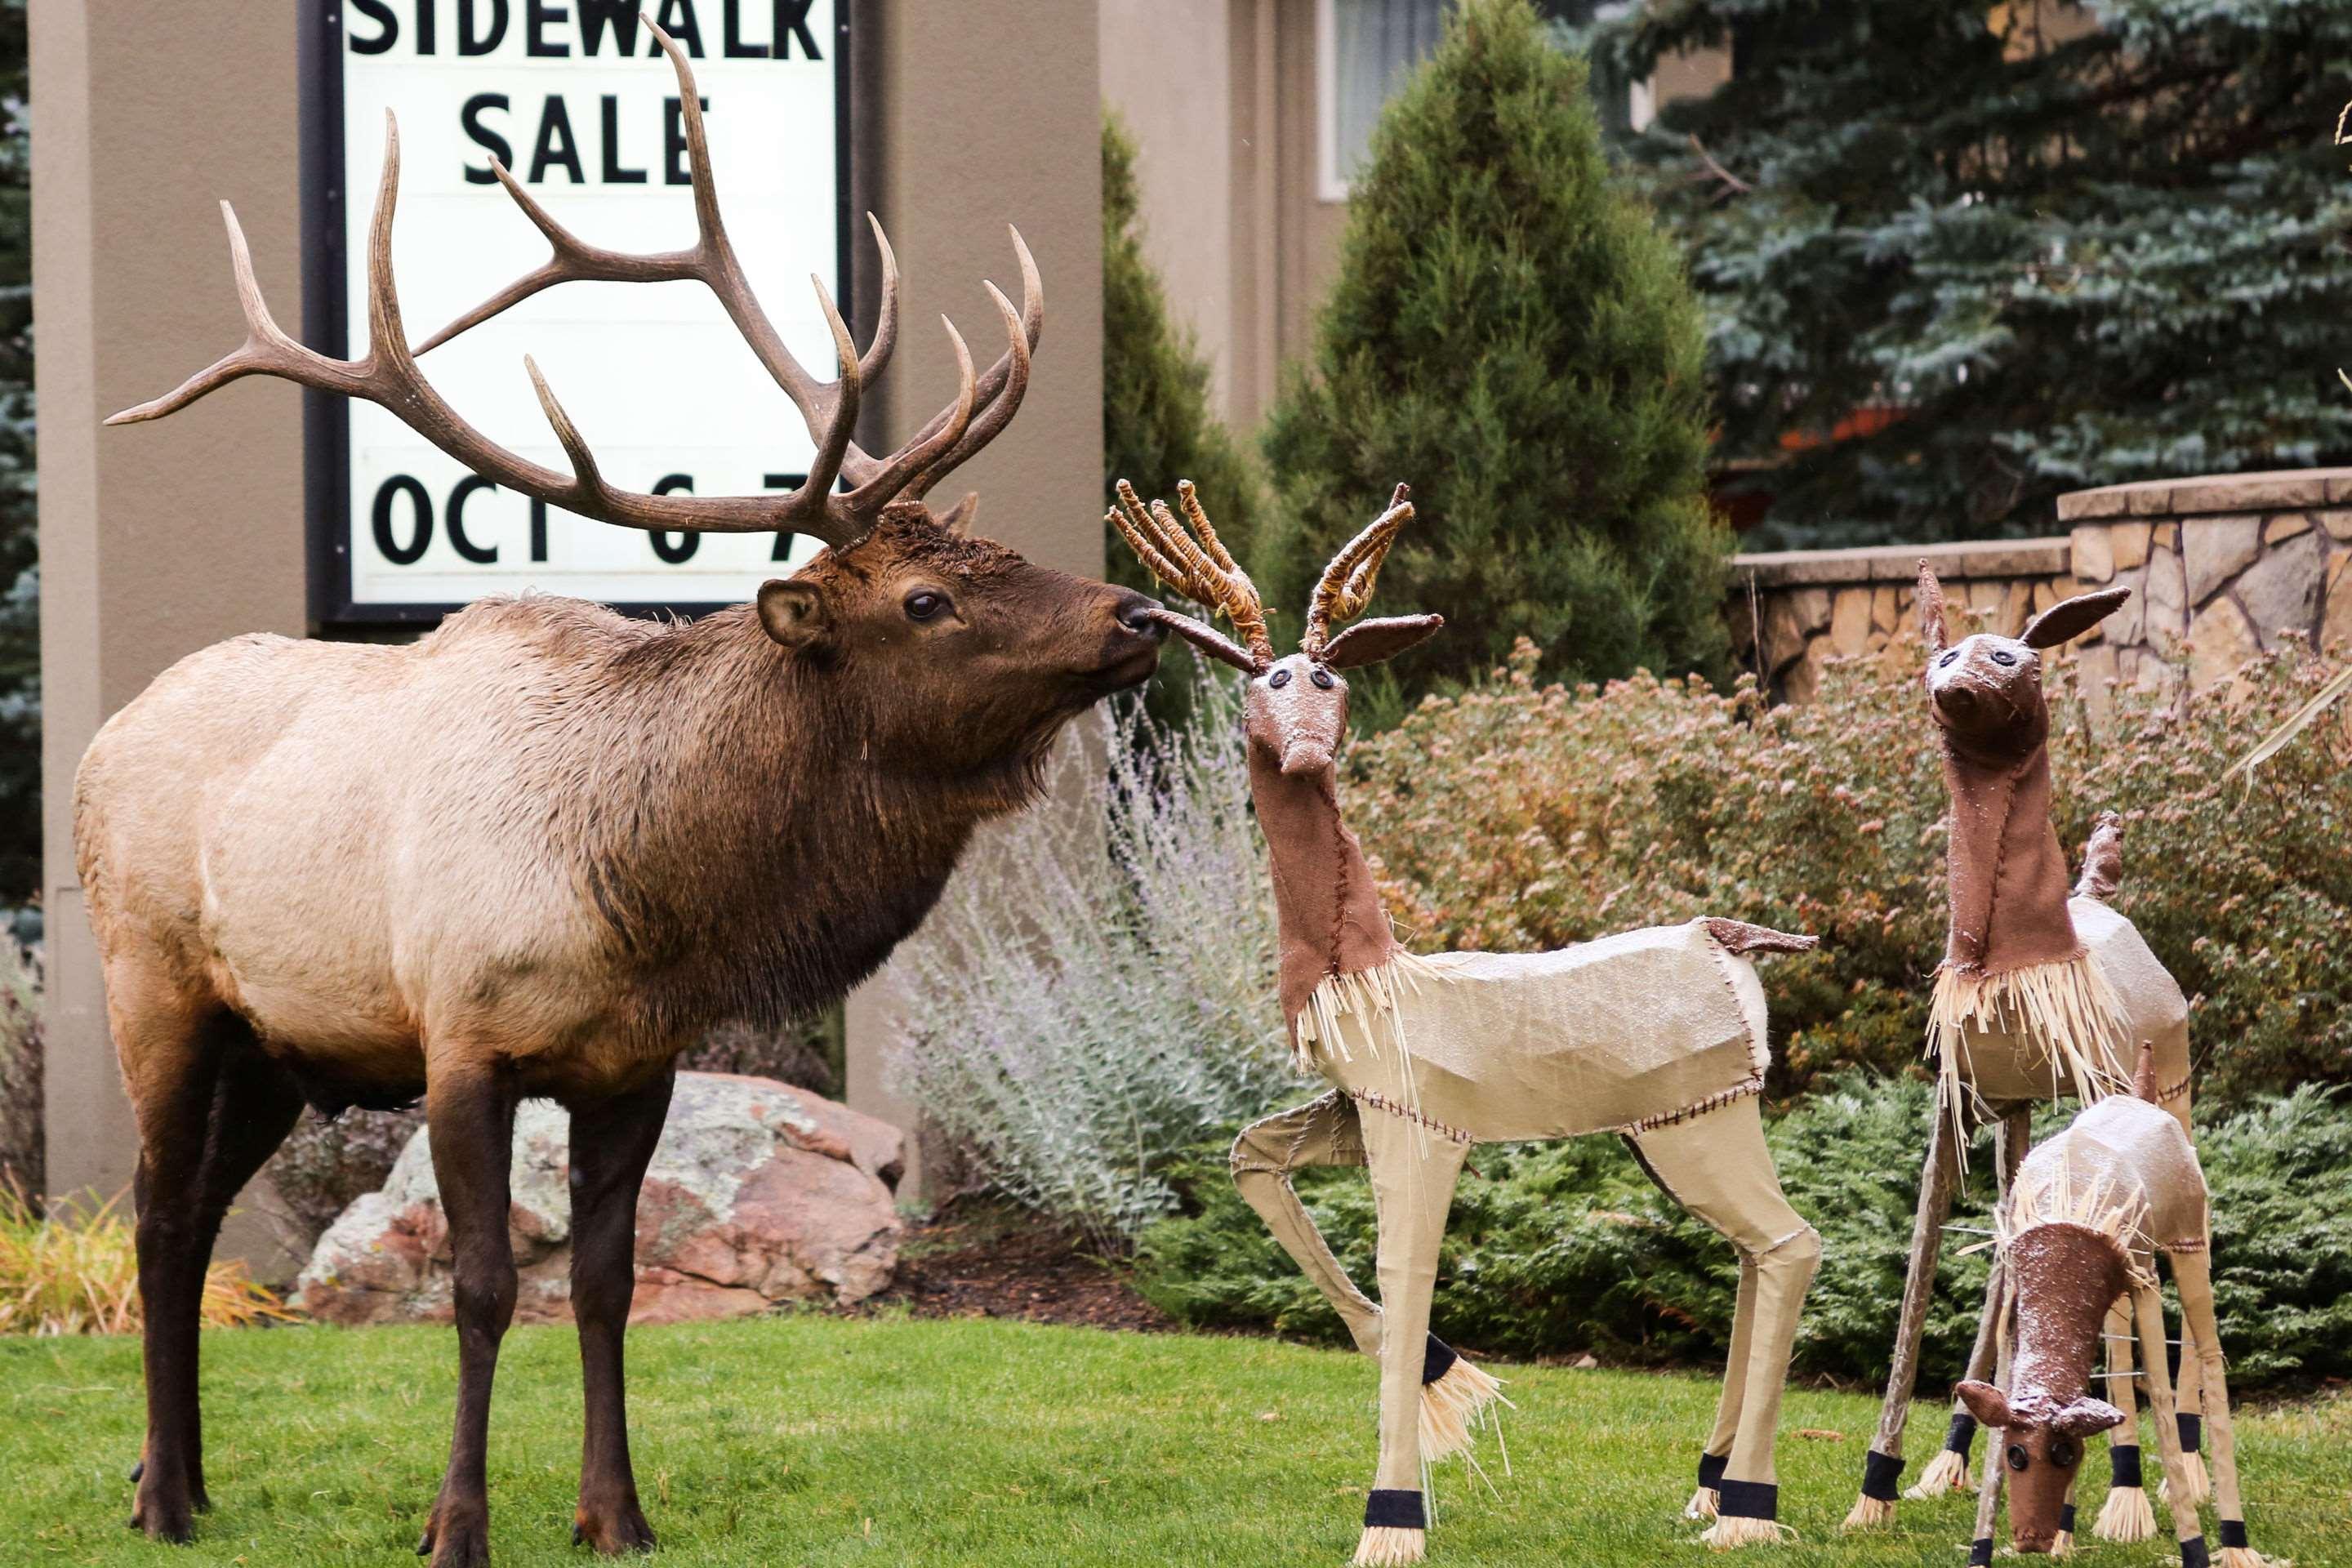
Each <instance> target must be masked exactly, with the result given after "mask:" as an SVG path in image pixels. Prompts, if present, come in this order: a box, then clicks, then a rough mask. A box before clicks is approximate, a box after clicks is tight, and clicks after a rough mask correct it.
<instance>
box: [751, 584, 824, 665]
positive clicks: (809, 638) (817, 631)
mask: <svg viewBox="0 0 2352 1568" xmlns="http://www.w3.org/2000/svg"><path fill="white" fill-rule="evenodd" d="M760 625H761V627H762V628H763V629H764V630H765V631H766V632H767V634H768V635H769V636H770V637H773V638H775V639H776V641H778V642H779V643H782V645H783V646H784V647H788V648H792V649H793V650H795V651H798V650H799V649H801V648H804V647H809V646H810V645H811V644H813V643H815V642H817V641H818V640H820V639H821V638H823V637H824V635H825V633H827V632H829V631H831V630H832V629H833V616H831V615H830V614H828V613H827V612H826V610H825V607H824V594H823V593H822V592H820V591H819V590H818V588H817V586H816V584H814V583H808V582H803V581H802V580H801V579H800V578H797V577H777V578H772V579H771V580H769V581H768V582H765V583H762V584H760Z"/></svg>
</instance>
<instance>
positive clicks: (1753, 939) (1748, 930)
mask: <svg viewBox="0 0 2352 1568" xmlns="http://www.w3.org/2000/svg"><path fill="white" fill-rule="evenodd" d="M1706 934H1707V935H1708V936H1710V937H1712V938H1713V939H1714V940H1715V944H1716V945H1717V947H1719V948H1721V949H1723V951H1724V952H1727V953H1730V954H1731V955H1732V956H1733V957H1735V958H1745V957H1747V956H1748V954H1749V953H1752V952H1811V951H1812V950H1813V949H1814V948H1816V947H1818V946H1820V945H1821V941H1822V939H1821V938H1819V937H1817V936H1799V935H1797V934H1795V933H1793V932H1790V931H1774V930H1772V929H1771V928H1770V927H1769V926H1759V925H1749V924H1748V922H1747V921H1727V920H1717V919H1713V918H1709V919H1708V920H1707V921H1706Z"/></svg>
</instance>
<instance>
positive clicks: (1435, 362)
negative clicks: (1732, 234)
mask: <svg viewBox="0 0 2352 1568" xmlns="http://www.w3.org/2000/svg"><path fill="white" fill-rule="evenodd" d="M1585 83H1586V78H1585V66H1584V62H1583V61H1582V60H1581V59H1580V58H1577V57H1575V56H1574V55H1570V54H1567V53H1564V52H1562V51H1561V50H1560V49H1559V48H1557V47H1554V46H1553V44H1552V42H1551V32H1550V29H1549V26H1547V24H1545V23H1544V22H1543V21H1542V20H1541V19H1540V18H1539V17H1538V14H1537V12H1536V10H1535V9H1534V7H1533V6H1531V5H1529V4H1528V0H1467V3H1465V5H1463V6H1462V7H1461V8H1460V9H1459V10H1458V11H1457V12H1456V13H1455V14H1454V16H1451V17H1449V18H1448V21H1447V24H1446V30H1445V36H1444V41H1443V42H1442V43H1441V44H1440V45H1439V46H1438V47H1437V49H1436V51H1435V52H1434V53H1433V55H1432V56H1431V57H1430V58H1429V59H1428V60H1427V61H1426V62H1425V63H1424V64H1423V66H1422V67H1421V68H1420V69H1419V70H1417V71H1416V72H1415V73H1414V74H1413V76H1412V79H1410V81H1409V82H1408V83H1407V85H1406V86H1405V87H1404V89H1402V92H1401V93H1400V94H1399V95H1398V96H1397V97H1396V98H1395V99H1394V100H1392V101H1391V103H1390V104H1389V106H1388V109H1387V111H1386V112H1385V113H1384V114H1383V116H1382V117H1381V122H1380V125H1379V127H1378V129H1377V130H1376V131H1375V132H1374V134H1373V137H1372V144H1371V150H1370V161H1369V163H1368V164H1367V165H1366V168H1365V170H1364V172H1363V173H1362V174H1361V175H1360V177H1359V178H1358V179H1357V181H1356V183H1355V186H1354V190H1353V192H1352V195H1351V199H1350V201H1349V217H1348V230H1347V236H1346V239H1345V241H1344V243H1343V246H1342V250H1341V259H1340V264H1339V278H1338V280H1337V282H1336V284H1335V285H1334V287H1333V289H1332V292H1331V295H1330V298H1329V300H1328V302H1327V303H1326V304H1325V306H1324V308H1323V310H1322V314H1321V316H1320V318H1319V319H1318V323H1317V328H1316V338H1315V345H1314V350H1313V353H1312V357H1311V364H1310V365H1309V366H1308V367H1307V369H1306V370H1305V371H1304V372H1303V373H1298V374H1294V375H1293V376H1292V378H1291V380H1290V381H1289V383H1288V384H1287V385H1286V387H1285V389H1284V392H1283V395H1282V398H1281V401H1280V403H1279V404H1278V405H1277V406H1276V409H1275V411H1274V413H1273V415H1272V416H1271V419H1270V421H1269V424H1268V426H1267V431H1266V437H1265V447H1266V454H1267V457H1268V458H1269V459H1270V461H1271V463H1272V466H1273V468H1274V470H1275V474H1276V480H1277V482H1278V484H1279V486H1280V494H1281V505H1280V507H1279V508H1278V509H1277V511H1276V516H1275V518H1274V520H1273V521H1272V522H1271V523H1270V524H1269V525H1268V527H1267V528H1266V529H1265V542H1264V543H1263V544H1262V545H1261V547H1260V548H1259V549H1258V551H1257V552H1255V556H1254V557H1253V558H1252V560H1253V563H1254V564H1255V565H1257V566H1258V567H1260V568H1261V570H1260V572H1259V574H1258V581H1259V583H1260V584H1263V585H1264V586H1265V589H1266V599H1267V603H1268V605H1269V606H1270V607H1273V608H1275V609H1276V610H1277V611H1278V612H1280V613H1281V614H1283V615H1287V616H1297V615H1298V614H1299V613H1300V612H1301V611H1302V610H1303V607H1304V605H1305V603H1306V596H1307V592H1308V590H1309V589H1310V588H1311V587H1312V585H1313V583H1314V578H1315V574H1317V573H1318V571H1319V570H1320V569H1321V567H1322V564H1323V563H1324V562H1325V561H1326V560H1327V559H1328V558H1329V556H1330V554H1331V552H1333V551H1334V550H1336V549H1337V548H1338V547H1339V544H1340V543H1342V542H1344V541H1346V540H1347V539H1348V538H1349V536H1351V535H1352V534H1354V533H1355V532H1356V531H1357V530H1359V529H1360V528H1362V527H1363V525H1364V524H1365V523H1367V522H1369V521H1371V520H1372V518H1373V517H1374V516H1375V515H1377V514H1378V512H1379V511H1380V510H1381V507H1382V505H1383V504H1385V503H1386V501H1387V500H1388V497H1389V492H1390V490H1391V488H1392V487H1393V486H1394V485H1395V484H1396V483H1397V482H1398V481H1399V480H1403V481H1405V482H1407V483H1410V484H1411V485H1412V493H1413V501H1414V505H1415V507H1416V508H1417V510H1418V517H1417V520H1416V521H1415V522H1414V523H1413V525H1412V528H1410V529H1409V530H1407V531H1406V532H1405V533H1404V535H1403V536H1402V538H1401V540H1400V541H1399V542H1398V544H1397V546H1396V548H1395V550H1394V552H1392V553H1391V555H1390V557H1389V563H1388V566H1387V569H1386V570H1385V571H1384V572H1383V574H1382V575H1381V586H1380V598H1379V607H1381V608H1383V609H1386V610H1388V611H1390V612H1391V613H1399V612H1404V611H1421V610H1434V611H1438V612H1440V613H1442V614H1444V616H1446V617H1447V619H1448V621H1449V622H1450V623H1451V624H1450V625H1449V626H1448V627H1447V630H1446V632H1445V635H1444V636H1443V637H1438V638H1436V639H1434V640H1433V641H1432V642H1431V643H1429V644H1427V645H1424V647H1423V649H1422V650H1420V651H1419V652H1418V653H1416V654H1415V655H1413V656H1412V658H1410V660H1409V661H1404V668H1403V672H1402V679H1404V681H1405V683H1406V685H1407V686H1408V687H1423V686H1426V685H1427V684H1428V683H1429V682H1431V681H1433V680H1437V679H1447V678H1460V677H1465V676H1471V675H1474V674H1475V673H1477V672H1479V671H1481V670H1483V669H1485V668H1488V667H1490V666H1493V665H1495V664H1497V663H1499V662H1500V661H1501V660H1502V659H1503V658H1504V657H1505V656H1506V655H1507V652H1508V651H1509V648H1510V647H1511V643H1512V641H1513V639H1514V638H1516V637H1520V636H1526V637H1532V638H1534V639H1535V641H1536V643H1537V645H1538V647H1540V648H1541V650H1542V653H1543V668H1544V673H1545V674H1546V675H1547V676H1551V677H1558V676H1580V677H1584V678H1588V679H1605V678H1608V677H1612V676H1619V675H1623V674H1625V673H1627V672H1629V671H1630V670H1632V669H1633V668H1634V667H1635V666H1637V665H1642V666H1647V667H1649V668H1653V669H1657V670H1662V671H1664V670H1687V669H1695V668H1696V669H1703V670H1709V671H1714V670H1718V669H1719V668H1720V667H1721V666H1722V663H1723V661H1724V650H1725V646H1726V634H1725V631H1724V627H1723V624H1722V619H1721V604H1722V597H1723V593H1724V584H1725V568H1724V564H1723V558H1724V554H1725V552H1726V550H1727V547H1728V544H1727V537H1726V535H1725V532H1724V531H1723V529H1722V527H1721V526H1720V524H1719V523H1718V522H1717V521H1716V520H1715V519H1714V517H1713V516H1712V514H1711V513H1710V512H1709V510H1708V507H1707V502H1706V492H1705V463H1706V449H1707V439H1706V415H1707V394H1706V384H1705V378H1704V365H1703V361H1704V354H1705V342H1704V335H1705V334H1704V326H1703V321H1702V318H1701V316H1700V313H1699V310H1698V308H1697V306H1696V303H1695V302H1694V300H1693V298H1692V296H1691V293H1690V290H1689V288H1688V286H1687V284H1686V282H1685V279H1684V277H1683V268H1682V262H1681V258H1679V257H1678V256H1677V255H1676V253H1675V248H1674V247H1673V245H1672V244H1671V243H1670V242H1669V241H1668V240H1667V239H1666V238H1665V237H1664V236H1663V235H1661V234H1660V233H1659V232H1658V230H1657V228H1656V226H1654V223H1653V222H1652V219H1651V216H1650V215H1649V213H1648V212H1647V211H1646V210H1645V209H1644V208H1643V206H1642V205H1641V204H1640V203H1639V202H1638V201H1637V200H1635V199H1634V198H1633V196H1632V195H1628V194H1627V193H1626V192H1625V191H1623V190H1622V189H1621V188H1619V186H1618V185H1617V184H1614V183H1613V182H1612V177H1611V175H1610V174H1609V170H1608V167H1607V165H1606V163H1605V161H1604V159H1603V155H1602V149H1601V129H1600V123H1599V121H1598V119H1597V117H1596V114H1595V111H1594V106H1593V103H1592V100H1591V96H1590V94H1589V93H1588V92H1587V91H1586V85H1585ZM1292 625H1293V626H1296V625H1297V623H1296V621H1293V622H1292ZM1276 626H1277V640H1279V630H1278V628H1279V626H1280V623H1279V622H1278V621H1277V623H1276Z"/></svg>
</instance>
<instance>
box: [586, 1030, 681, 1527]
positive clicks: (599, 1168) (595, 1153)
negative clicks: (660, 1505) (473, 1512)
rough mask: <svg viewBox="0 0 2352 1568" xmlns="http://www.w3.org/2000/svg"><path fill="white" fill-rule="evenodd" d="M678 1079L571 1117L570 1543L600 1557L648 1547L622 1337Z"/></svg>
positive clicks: (666, 1077) (667, 1077)
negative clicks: (640, 1229)
mask: <svg viewBox="0 0 2352 1568" xmlns="http://www.w3.org/2000/svg"><path fill="white" fill-rule="evenodd" d="M676 1079H677V1074H676V1073H675V1072H674V1071H672V1070H671V1069H668V1068H664V1069H663V1071H662V1073H661V1076H660V1077H658V1078H656V1079H654V1080H653V1081H652V1082H651V1083H648V1084H646V1085H644V1086H642V1087H640V1088H638V1089H632V1090H630V1091H629V1092H628V1093H626V1094H623V1095H618V1096H615V1097H614V1099H611V1100H606V1101H604V1103H603V1104H601V1105H593V1106H590V1107H587V1108H586V1109H584V1110H575V1111H574V1112H573V1113H572V1318H573V1319H574V1321H576V1322H577V1323H578V1324H579V1328H580V1384H581V1391H582V1394H583V1399H584V1403H585V1405H586V1406H587V1409H586V1420H585V1425H584V1426H583V1432H582V1436H581V1448H580V1505H579V1507H578V1508H577V1509H575V1510H573V1512H572V1543H573V1544H574V1545H577V1544H579V1543H580V1542H587V1543H588V1544H589V1545H591V1546H593V1547H594V1548H595V1549H596V1550H597V1551H599V1552H632V1551H635V1552H644V1551H650V1550H652V1548H653V1544H654V1532H653V1527H652V1526H651V1525H648V1524H647V1523H646V1515H645V1510H643V1509H642V1508H640V1507H639V1506H638V1504H637V1481H636V1476H635V1472H634V1470H632V1468H630V1464H629V1418H628V1405H627V1400H628V1393H627V1386H626V1384H625V1381H624V1378H623V1373H622V1337H623V1335H624V1334H625V1331H627V1329H628V1326H629V1302H630V1300H631V1299H632V1298H633V1297H634V1296H635V1293H636V1286H637V1271H636V1242H637V1190H638V1188H639V1187H641V1186H642V1185H643V1184H644V1183H645V1175H646V1164H647V1163H649V1162H650V1161H651V1160H652V1159H653V1156H654V1145H655V1144H656V1143H657V1142H660V1141H661V1131H662V1121H663V1119H664V1118H665V1117H667V1115H668V1114H669V1097H670V1089H671V1086H672V1085H673V1084H674V1083H675V1081H676Z"/></svg>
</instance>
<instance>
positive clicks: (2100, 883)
mask: <svg viewBox="0 0 2352 1568" xmlns="http://www.w3.org/2000/svg"><path fill="white" fill-rule="evenodd" d="M2123 880H2124V819H2123V818H2122V817H2120V816H2116V814H2115V813H2114V812H2112V811H2103V812H2101V813H2099V820H2098V823H2097V825H2096V826H2094V827H2093V828H2092V829H2091V841H2090V842H2089V843H2088V844H2085V845H2084V846H2083V879H2082V880H2081V881H2079V882H2076V883H2075V884H2074V896H2075V897H2076V898H2078V899H2097V900H2100V901H2101V902H2102V903H2104V902H2105V901H2106V900H2109V899H2112V898H2114V897H2115V896H2116V889H2117V888H2119V887H2121V886H2122V885H2123Z"/></svg>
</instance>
